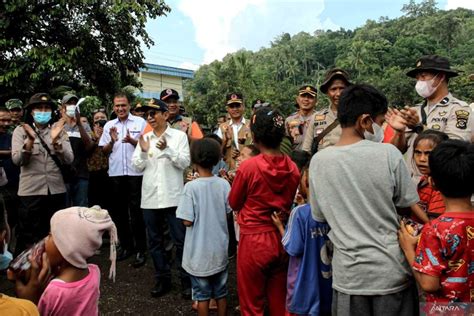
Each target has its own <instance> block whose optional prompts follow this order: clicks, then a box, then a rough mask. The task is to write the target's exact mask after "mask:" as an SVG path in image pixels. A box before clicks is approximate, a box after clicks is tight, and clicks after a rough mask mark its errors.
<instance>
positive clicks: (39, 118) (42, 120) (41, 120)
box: [33, 111, 51, 125]
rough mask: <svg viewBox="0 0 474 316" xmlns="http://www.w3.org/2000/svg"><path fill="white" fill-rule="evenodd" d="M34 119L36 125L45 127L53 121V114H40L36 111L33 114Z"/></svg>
mask: <svg viewBox="0 0 474 316" xmlns="http://www.w3.org/2000/svg"><path fill="white" fill-rule="evenodd" d="M33 119H34V120H35V122H36V123H38V124H41V125H45V124H48V122H49V121H50V120H51V112H39V111H36V112H34V113H33Z"/></svg>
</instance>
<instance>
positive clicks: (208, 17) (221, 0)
mask: <svg viewBox="0 0 474 316" xmlns="http://www.w3.org/2000/svg"><path fill="white" fill-rule="evenodd" d="M178 9H179V10H180V11H181V12H182V13H183V14H184V15H186V16H188V17H189V18H190V19H191V21H192V23H193V26H194V28H195V41H196V43H197V45H198V46H199V47H201V48H202V49H203V50H204V59H203V63H210V62H212V61H214V60H216V59H218V60H220V59H222V58H223V57H224V56H225V55H226V54H228V53H232V52H235V51H236V50H238V49H240V48H246V49H251V50H256V49H259V48H260V47H262V46H268V45H269V43H270V41H271V40H273V39H274V38H275V37H276V36H278V35H280V34H282V33H283V32H287V33H290V34H296V33H299V32H301V31H306V32H309V33H312V32H313V31H315V30H317V29H322V28H323V29H338V28H339V27H338V26H337V25H335V24H334V23H333V22H332V21H331V20H329V19H326V20H325V21H320V19H319V18H318V17H319V16H320V15H321V13H322V11H323V10H324V0H299V1H278V0H200V1H196V0H181V2H180V3H179V5H178Z"/></svg>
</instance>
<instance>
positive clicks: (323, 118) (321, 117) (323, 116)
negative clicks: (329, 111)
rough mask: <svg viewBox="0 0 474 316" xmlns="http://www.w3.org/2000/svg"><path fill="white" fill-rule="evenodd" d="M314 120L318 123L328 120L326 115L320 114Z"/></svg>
mask: <svg viewBox="0 0 474 316" xmlns="http://www.w3.org/2000/svg"><path fill="white" fill-rule="evenodd" d="M314 119H315V120H316V121H324V120H325V119H326V115H324V114H321V115H319V114H318V115H316V116H315V117H314Z"/></svg>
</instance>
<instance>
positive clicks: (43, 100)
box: [25, 92, 56, 108]
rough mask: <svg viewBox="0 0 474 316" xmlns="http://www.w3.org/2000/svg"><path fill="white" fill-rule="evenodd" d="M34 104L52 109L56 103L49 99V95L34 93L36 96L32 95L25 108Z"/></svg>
mask: <svg viewBox="0 0 474 316" xmlns="http://www.w3.org/2000/svg"><path fill="white" fill-rule="evenodd" d="M35 104H48V105H50V106H51V107H52V108H55V107H56V102H54V101H53V99H51V97H50V96H49V94H47V93H43V92H40V93H36V94H34V95H32V96H31V98H30V100H29V101H28V103H27V104H26V106H25V108H29V107H31V106H32V105H35Z"/></svg>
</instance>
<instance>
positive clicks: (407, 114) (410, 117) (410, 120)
mask: <svg viewBox="0 0 474 316" xmlns="http://www.w3.org/2000/svg"><path fill="white" fill-rule="evenodd" d="M400 113H401V114H402V115H403V118H404V119H405V120H406V122H407V126H408V127H409V128H413V127H415V125H416V124H418V123H420V121H421V120H420V116H419V115H418V112H416V110H415V109H414V108H411V107H409V106H405V107H404V108H403V109H402V110H400Z"/></svg>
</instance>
